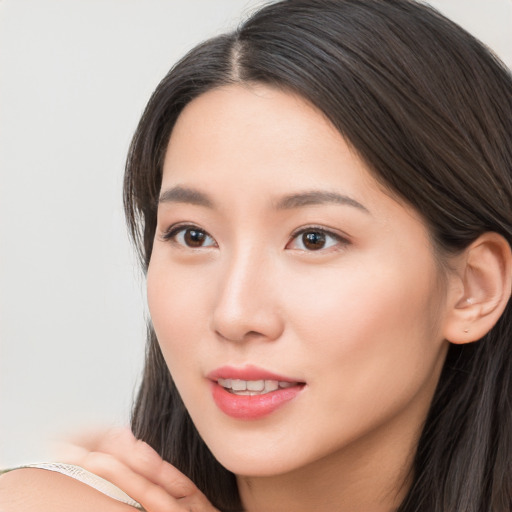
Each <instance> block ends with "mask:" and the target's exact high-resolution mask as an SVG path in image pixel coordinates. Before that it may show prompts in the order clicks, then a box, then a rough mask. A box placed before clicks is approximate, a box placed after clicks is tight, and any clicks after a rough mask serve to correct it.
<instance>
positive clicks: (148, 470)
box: [96, 429, 200, 498]
mask: <svg viewBox="0 0 512 512" xmlns="http://www.w3.org/2000/svg"><path fill="white" fill-rule="evenodd" d="M96 451H100V452H103V453H108V454H110V455H112V456H114V457H115V458H116V459H117V460H119V461H120V462H122V463H123V464H125V465H126V466H127V467H129V468H130V469H131V470H132V471H134V472H136V473H139V474H141V475H143V476H144V477H145V478H147V479H148V480H150V481H151V482H153V483H154V484H156V485H159V486H160V487H163V488H164V489H165V490H166V491H167V492H168V493H169V494H170V495H171V496H173V497H175V498H184V497H186V496H192V495H194V494H197V493H200V491H199V490H198V489H197V487H196V486H195V484H194V483H193V482H192V481H191V480H190V479H189V478H187V477H186V476H185V475H184V474H183V473H181V471H179V470H178V469H176V468H175V467H174V466H173V465H172V464H169V463H168V462H166V461H164V460H163V459H162V458H161V457H160V455H159V454H158V453H157V452H156V451H155V450H154V449H153V448H151V446H149V445H148V444H147V443H145V442H144V441H141V440H139V439H136V438H135V436H133V434H132V433H131V431H129V430H127V429H116V430H111V431H109V433H108V434H107V435H105V436H103V437H102V439H101V440H100V442H99V443H98V444H97V447H96Z"/></svg>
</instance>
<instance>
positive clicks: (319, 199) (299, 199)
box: [276, 190, 370, 214]
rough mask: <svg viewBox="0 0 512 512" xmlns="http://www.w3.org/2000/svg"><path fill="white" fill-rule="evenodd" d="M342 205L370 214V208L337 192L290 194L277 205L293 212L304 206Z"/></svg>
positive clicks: (315, 191) (311, 191) (318, 191)
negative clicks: (294, 209)
mask: <svg viewBox="0 0 512 512" xmlns="http://www.w3.org/2000/svg"><path fill="white" fill-rule="evenodd" d="M329 203H334V204H341V205H345V206H352V207H354V208H357V209H358V210H361V211H363V212H365V213H368V214H369V213H370V211H369V210H368V208H366V207H365V206H363V205H362V204H361V203H359V202H358V201H356V200H355V199H352V198H351V197H349V196H345V195H342V194H338V193H336V192H328V191H325V190H310V191H307V192H301V193H299V194H290V195H287V196H285V197H283V198H281V199H280V200H279V201H278V202H277V203H276V209H278V210H291V209H293V208H301V207H303V206H316V205H321V204H329Z"/></svg>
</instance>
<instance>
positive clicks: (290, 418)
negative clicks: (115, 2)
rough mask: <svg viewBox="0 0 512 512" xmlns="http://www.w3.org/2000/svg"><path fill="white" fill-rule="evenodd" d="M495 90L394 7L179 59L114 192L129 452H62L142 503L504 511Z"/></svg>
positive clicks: (118, 442)
mask: <svg viewBox="0 0 512 512" xmlns="http://www.w3.org/2000/svg"><path fill="white" fill-rule="evenodd" d="M510 85H511V79H510V74H509V73H508V71H507V70H506V69H505V68H504V67H503V66H501V65H500V63H499V62H497V61H496V59H494V58H493V57H492V55H490V54H489V52H488V51H487V50H486V49H485V48H483V47H482V46H481V45H480V44H479V43H478V42H477V41H475V40H474V39H473V38H472V37H471V36H470V35H468V34H467V33H465V32H464V31H462V30H461V29H460V28H459V27H457V26H455V25H454V24H452V23H451V22H449V21H448V20H446V19H445V18H443V17H442V16H440V15H439V14H437V13H436V12H435V11H432V10H430V9H429V8H428V7H425V6H423V5H420V4H417V3H415V2H412V1H409V0H390V1H388V2H375V1H374V0H345V1H342V0H318V1H314V0H308V1H306V0H294V1H288V2H286V1H284V2H278V3H276V4H273V5H269V6H267V7H265V8H263V9H262V10H261V11H259V12H258V13H256V14H255V15H253V16H252V17H251V18H250V19H249V20H247V21H246V22H245V23H244V24H243V25H242V26H241V27H240V28H239V30H237V31H236V32H235V33H233V34H228V35H225V36H220V37H217V38H215V39H212V40H210V41H208V42H206V43H204V44H202V45H200V46H199V47H197V48H196V49H194V50H193V51H192V52H190V53H189V54H188V55H187V56H186V57H185V58H184V59H183V60H182V61H181V62H180V63H178V64H177V65H176V66H175V67H174V68H173V70H171V72H170V73H169V74H168V75H167V76H166V77H165V78H164V80H163V81H162V82H161V84H160V85H159V86H158V88H157V90H156V91H155V93H154V95H153V97H152V98H151V100H150V102H149V104H148V106H147V108H146V111H145V113H144V115H143V117H142V120H141V122H140V124H139V127H138V129H137V132H136V134H135V137H134V139H133V143H132V146H131V149H130V154H129V157H128V163H127V169H126V178H125V205H126V211H127V218H128V222H129V224H130V226H131V229H132V233H133V236H134V240H135V242H136V243H137V244H138V247H139V251H140V255H141V260H142V263H143V266H144V269H145V271H147V278H148V303H149V309H150V313H151V319H152V325H151V326H150V328H149V340H148V352H147V359H146V367H145V372H144V378H143V382H142V385H141V389H140V392H139V395H138V398H137V401H136V404H135V408H134V414H133V422H132V429H133V432H134V434H135V437H136V438H137V439H140V440H142V441H144V442H145V443H147V444H141V443H140V442H137V441H135V440H134V439H132V438H131V437H130V436H129V435H128V434H123V435H119V436H118V437H116V438H114V439H113V440H112V438H110V439H107V440H106V441H105V440H100V441H98V442H97V443H94V442H93V443H92V444H90V445H89V449H90V453H86V454H85V455H83V456H82V457H81V458H80V459H79V460H77V462H78V463H79V464H80V465H81V466H83V467H85V468H86V469H90V470H91V471H93V472H94V473H97V474H100V475H102V476H105V477H106V478H107V479H108V480H110V481H112V482H113V483H115V484H117V485H118V486H119V487H121V488H122V489H123V490H124V491H126V492H127V493H128V494H129V495H130V496H131V497H132V498H134V499H135V500H137V501H139V502H140V503H141V504H142V505H143V506H144V508H145V509H146V510H148V511H150V512H153V511H158V510H205V511H206V510H214V508H213V507H215V508H216V509H218V510H222V511H235V510H246V511H284V510H294V511H300V510H350V511H352V512H353V511H368V510H372V511H391V510H399V511H400V512H405V511H420V510H422V511H423V510H428V511H439V512H440V511H460V512H462V511H465V512H467V511H475V512H476V511H483V510H485V511H487V510H492V511H504V510H510V509H511V498H512V481H511V476H512V473H511V467H510V460H511V453H510V452H511V448H510V447H511V438H510V436H511V420H512V411H511V408H510V396H511V386H512V383H511V374H512V372H511V370H512V368H511V362H512V358H511V348H510V347H511V345H510V326H511V318H510V315H511V312H510V306H509V305H508V300H509V297H510V290H511V270H512V258H511V251H510V242H511V239H512V222H511V214H510V211H511V208H510V206H511V198H512V189H511V186H512V183H511V179H510V169H511V165H512V144H511V142H510V133H512V115H511V114H512V99H511V94H510V90H511V88H510ZM147 445H150V446H151V447H152V448H149V447H148V446H147ZM153 449H154V450H155V451H156V453H155V451H153ZM157 453H158V455H157ZM159 456H161V457H162V458H163V459H164V460H165V461H168V462H169V463H170V464H168V463H164V462H162V461H161V460H160V458H159ZM16 473H18V474H21V471H20V472H14V473H11V475H15V474H16ZM33 474H34V473H31V475H33ZM183 475H186V476H183ZM7 477H9V475H6V477H4V478H7ZM11 478H12V479H14V480H15V481H16V477H15V476H12V477H11ZM18 478H21V477H18ZM27 478H28V477H27ZM30 478H32V476H31V477H30ZM45 478H49V477H45ZM54 478H55V479H57V478H59V477H57V476H55V477H54ZM4 481H5V480H4ZM18 481H19V480H18ZM55 481H56V480H55ZM58 482H59V486H61V487H59V489H61V488H64V487H65V486H66V485H67V481H66V483H64V481H63V480H62V479H59V480H58ZM25 488H26V487H25ZM32 489H34V487H32ZM82 491H83V489H82ZM64 492H65V494H66V493H67V492H68V491H64ZM84 492H85V491H84ZM98 499H99V498H98ZM75 501H76V499H75ZM102 506H103V509H106V508H105V507H106V506H107V505H104V504H103V505H102ZM109 506H112V507H114V506H116V507H124V505H119V504H115V505H112V504H109ZM39 510H40V508H39ZM53 510H55V508H54V509H53ZM119 510H121V509H120V508H119Z"/></svg>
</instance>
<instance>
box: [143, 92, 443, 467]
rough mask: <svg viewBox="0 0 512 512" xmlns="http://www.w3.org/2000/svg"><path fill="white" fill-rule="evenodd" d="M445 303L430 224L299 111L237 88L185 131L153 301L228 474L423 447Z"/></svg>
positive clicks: (285, 97)
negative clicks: (419, 439)
mask: <svg viewBox="0 0 512 512" xmlns="http://www.w3.org/2000/svg"><path fill="white" fill-rule="evenodd" d="M448 279H449V278H448ZM447 286H448V284H447V282H446V279H442V278H441V274H440V271H439V268H438V265H436V262H435V258H434V254H433V249H432V246H431V243H430V241H429V236H428V232H427V230H426V228H425V226H424V224H423V223H422V221H421V219H420V218H419V217H418V215H417V214H416V213H415V212H414V211H412V210H411V209H409V208H407V207H405V206H404V205H402V204H399V203H398V202H397V201H396V200H394V199H392V198H391V197H390V195H388V194H386V193H385V192H384V191H383V190H382V188H381V187H379V185H378V184H377V182H376V180H375V179H374V178H373V177H372V176H371V175H370V173H369V172H368V169H367V168H366V166H365V164H364V162H362V161H361V159H360V158H359V157H358V156H357V154H356V153H355V152H354V151H353V150H351V148H350V146H349V145H347V143H346V142H345V141H344V139H343V138H342V137H341V135H340V134H339V133H338V132H337V131H336V130H335V129H334V128H333V127H332V125H331V124H330V123H329V122H328V121H327V120H326V119H325V117H324V116H322V114H320V113H319V112H318V111H317V110H315V109H314V108H313V107H311V106H310V105H309V104H308V103H307V102H305V101H304V100H302V99H301V98H299V97H297V96H294V95H291V94H288V93H284V92H281V91H278V90H274V89H271V88H268V87H265V86H241V85H232V86H226V87H223V88H220V89H217V90H214V91H211V92H208V93H206V94H204V95H202V96H200V97H199V98H197V99H195V100H194V101H192V102H191V103H190V104H189V105H188V106H187V107H186V108H185V110H184V111H183V113H182V114H181V116H180V117H179V119H178V122H177V124H176V126H175V128H174V131H173V133H172V136H171V139H170V143H169V146H168V149H167V153H166V156H165V162H164V172H163V182H162V189H161V195H160V203H159V206H158V226H157V232H156V236H155V241H154V248H153V254H152V256H151V262H150V265H149V272H148V301H149V308H150V313H151V318H152V321H153V324H154V328H155V331H156V334H157V337H158V340H159V342H160V345H161V347H162V351H163V354H164V357H165V360H166V362H167V364H168V366H169V369H170V371H171V374H172V376H173V378H174V381H175V382H176V385H177V387H178V390H179V392H180V394H181V397H182V398H183V401H184V403H185V405H186V407H187V409H188V411H189V413H190V415H191V417H192V419H193V421H194V423H195V425H196V427H197V429H198V431H199V433H200V434H201V436H202V437H203V439H204V441H205V442H206V444H207V445H208V446H209V447H210V449H211V451H212V452H213V454H214V455H215V457H217V459H218V460H219V461H220V462H221V464H223V465H224V466H225V467H227V468H228V469H229V470H231V471H233V472H235V473H237V474H239V475H253V476H254V475H256V476H257V475H260V476H263V475H276V474H279V473H284V472H288V471H292V470H294V469H298V468H303V467H306V466H307V465H308V464H310V463H313V462H318V461H321V460H327V459H329V460H331V461H332V460H338V459H339V460H340V461H341V460H344V459H345V460H346V461H350V458H351V457H352V458H354V457H358V458H360V456H361V454H362V453H363V452H364V450H368V449H372V450H373V453H376V451H375V450H377V451H378V450H380V449H381V448H382V446H384V445H385V446H391V447H392V448H393V449H396V448H397V447H399V446H400V445H403V444H404V443H406V444H407V443H411V440H414V439H416V436H417V435H418V432H419V429H420V426H421V423H422V421H423V420H424V417H425V415H426V412H427V409H428V406H429V403H430V400H431V397H432V394H433V391H434V388H435V385H436V383H437V379H438V376H439V373H440V369H441V367H442V364H443V361H444V357H445V353H446V342H445V341H444V340H443V336H442V327H443V321H444V316H445V309H446V306H445V304H446V300H445V295H446V289H447ZM247 381H248V382H247ZM408 446H410V445H408Z"/></svg>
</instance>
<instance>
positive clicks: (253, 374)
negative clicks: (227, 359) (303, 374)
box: [207, 365, 303, 382]
mask: <svg viewBox="0 0 512 512" xmlns="http://www.w3.org/2000/svg"><path fill="white" fill-rule="evenodd" d="M207 378H208V379H210V380H213V381H217V380H219V379H240V380H277V381H279V382H303V381H301V380H300V379H295V378H293V377H286V376H284V375H278V374H277V373H274V372H270V371H268V370H265V369H264V368H258V367H257V366H253V365H246V366H242V367H236V366H221V367H220V368H216V369H215V370H213V371H211V372H210V373H208V375H207Z"/></svg>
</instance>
